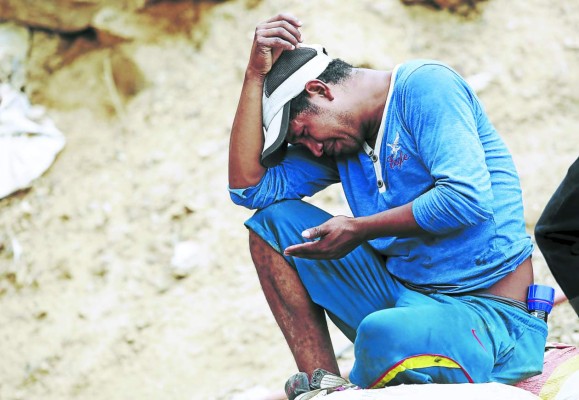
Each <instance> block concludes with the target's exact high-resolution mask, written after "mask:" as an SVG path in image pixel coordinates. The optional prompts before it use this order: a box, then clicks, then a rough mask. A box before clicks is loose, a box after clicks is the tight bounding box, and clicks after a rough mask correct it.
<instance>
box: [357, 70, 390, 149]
mask: <svg viewBox="0 0 579 400" xmlns="http://www.w3.org/2000/svg"><path fill="white" fill-rule="evenodd" d="M364 74H365V75H366V76H365V77H364V79H365V80H367V84H368V85H369V87H370V88H371V90H370V91H369V92H368V94H369V96H370V99H369V100H370V102H369V112H368V123H367V126H365V127H364V132H365V139H366V143H368V145H369V146H370V147H372V148H374V146H375V145H376V139H377V138H378V133H379V130H380V125H381V124H382V119H383V118H384V113H385V112H386V110H385V107H386V100H387V99H388V93H389V91H390V80H391V78H392V72H391V71H376V70H364Z"/></svg>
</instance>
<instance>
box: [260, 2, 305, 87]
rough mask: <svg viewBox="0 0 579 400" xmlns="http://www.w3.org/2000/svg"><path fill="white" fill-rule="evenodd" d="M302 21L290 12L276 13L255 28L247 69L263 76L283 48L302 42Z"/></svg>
mask: <svg viewBox="0 0 579 400" xmlns="http://www.w3.org/2000/svg"><path fill="white" fill-rule="evenodd" d="M301 26H302V23H301V22H300V20H299V19H298V18H296V17H295V16H293V15H291V14H283V13H282V14H278V15H276V16H275V17H272V18H269V19H268V20H267V21H265V22H262V23H260V24H259V25H257V27H256V28H255V35H254V38H253V46H252V48H251V56H250V59H249V66H248V71H253V72H254V73H255V74H257V75H259V76H262V77H263V76H265V75H266V74H267V73H268V72H269V70H270V69H271V67H272V65H273V63H274V62H275V61H276V60H277V59H278V57H279V56H280V54H281V53H282V52H283V51H284V50H293V49H295V48H296V46H297V45H298V44H299V43H301V42H302V35H301V33H300V31H299V28H300V27H301Z"/></svg>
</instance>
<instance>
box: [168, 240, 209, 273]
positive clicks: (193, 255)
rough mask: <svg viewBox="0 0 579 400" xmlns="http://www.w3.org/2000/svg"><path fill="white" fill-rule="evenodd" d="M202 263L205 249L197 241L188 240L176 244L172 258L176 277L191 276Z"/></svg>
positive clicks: (172, 266)
mask: <svg viewBox="0 0 579 400" xmlns="http://www.w3.org/2000/svg"><path fill="white" fill-rule="evenodd" d="M200 263H203V251H202V249H201V247H200V246H199V245H198V244H197V243H195V242H193V241H192V240H188V241H184V242H179V243H177V244H176V245H175V248H174V250H173V257H172V258H171V273H172V274H173V276H174V277H175V278H178V279H181V278H185V277H187V276H189V275H190V274H191V272H193V270H194V269H195V268H196V267H197V266H199V264H200Z"/></svg>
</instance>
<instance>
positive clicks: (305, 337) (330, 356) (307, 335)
mask: <svg viewBox="0 0 579 400" xmlns="http://www.w3.org/2000/svg"><path fill="white" fill-rule="evenodd" d="M249 248H250V251H251V257H252V259H253V263H254V264H255V268H256V270H257V275H258V277H259V281H260V283H261V287H262V289H263V293H264V294H265V297H266V299H267V302H268V304H269V307H270V309H271V311H272V313H273V315H274V317H275V319H276V321H277V323H278V325H279V327H280V329H281V331H282V332H283V335H284V337H285V339H286V341H287V344H288V345H289V348H290V350H291V352H292V354H293V356H294V360H295V362H296V364H297V367H298V369H299V370H300V371H303V372H306V373H308V375H310V376H311V374H312V372H313V371H314V369H316V368H323V369H325V370H327V371H329V372H332V373H335V374H338V375H339V374H340V371H339V368H338V363H337V361H336V357H335V355H334V350H333V347H332V341H331V338H330V334H329V331H328V325H327V322H326V316H325V313H324V310H323V309H322V308H321V307H320V306H318V305H317V304H315V303H314V302H312V300H311V298H310V296H309V294H308V292H307V291H306V289H305V288H304V286H303V284H302V282H301V280H300V278H299V276H298V273H297V271H296V270H295V269H294V268H293V267H292V266H291V265H289V264H288V263H287V261H286V260H285V259H284V258H283V257H282V256H281V255H280V254H279V253H278V252H276V251H275V250H274V249H273V248H272V247H271V246H270V245H269V244H267V243H266V242H265V241H264V240H263V239H262V238H261V237H259V236H258V235H257V234H256V233H255V232H253V231H251V230H250V231H249Z"/></svg>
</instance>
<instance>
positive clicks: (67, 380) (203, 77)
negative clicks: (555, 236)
mask: <svg viewBox="0 0 579 400" xmlns="http://www.w3.org/2000/svg"><path fill="white" fill-rule="evenodd" d="M478 7H479V8H478V12H476V13H471V14H470V15H467V16H461V15H456V14H452V13H450V12H448V11H436V10H433V9H429V8H425V7H423V6H413V7H409V6H404V5H403V4H402V3H401V2H400V1H398V0H380V1H376V0H359V1H350V2H338V1H332V0H322V1H316V2H306V1H289V0H282V1H265V0H263V1H259V0H246V1H244V0H234V1H228V2H225V3H222V4H216V5H212V6H211V7H206V8H204V9H203V12H202V13H197V12H196V10H194V9H192V5H191V4H190V3H176V2H172V3H167V4H164V5H158V6H156V7H153V8H152V10H150V11H149V12H150V13H151V14H150V16H152V17H153V18H148V19H145V21H148V22H147V24H146V25H143V26H140V29H141V30H140V31H139V32H140V33H139V34H137V35H135V38H134V40H132V41H127V42H121V43H109V45H108V46H103V45H100V44H98V43H97V42H96V41H95V40H94V38H93V39H91V38H80V39H78V38H77V39H73V38H66V39H63V38H61V37H58V36H56V35H53V34H50V33H48V32H36V33H35V35H34V40H33V47H32V51H31V60H30V65H29V76H28V84H27V87H26V91H27V93H28V94H29V97H30V98H31V100H32V102H33V103H35V104H41V105H44V106H46V107H47V112H48V114H49V115H50V117H51V118H52V119H53V120H54V121H55V123H56V124H57V126H58V127H59V128H60V129H61V130H62V131H63V132H64V133H65V135H66V137H67V141H68V142H67V146H66V147H65V149H64V151H63V152H62V153H61V154H60V156H59V157H58V159H57V160H56V162H55V163H54V165H53V166H52V168H51V169H50V170H49V171H48V172H47V173H46V174H45V175H44V176H43V177H41V178H40V179H38V180H37V181H36V182H35V184H34V185H33V187H32V188H31V189H30V190H29V191H25V192H22V193H19V194H16V195H14V196H11V197H10V198H7V199H3V200H1V201H0V226H1V231H0V310H1V312H0V338H1V340H0V354H2V357H0V399H7V400H16V399H26V400H29V399H43V400H51V399H59V400H60V399H85V400H96V399H107V400H115V399H141V400H145V399H155V400H156V399H230V398H236V399H238V400H239V399H249V398H265V397H264V396H266V395H267V394H268V393H271V392H277V391H279V390H280V389H281V387H282V385H283V382H284V381H285V379H286V377H287V376H288V375H290V374H292V373H293V372H294V368H295V366H294V364H293V361H292V358H291V355H290V353H289V351H288V349H287V347H286V345H285V342H284V341H283V338H282V336H281V334H280V333H279V332H278V330H277V326H276V324H275V321H274V320H273V318H272V317H271V315H270V312H269V309H268V306H267V304H266V302H265V299H264V297H263V295H262V294H261V292H260V287H259V282H258V281H257V277H256V275H255V272H254V270H253V266H252V263H251V259H250V256H249V253H248V249H247V247H248V246H247V232H246V231H245V228H243V226H242V222H243V221H244V220H245V219H246V218H248V217H249V216H250V215H251V212H250V211H248V210H245V209H242V208H239V207H236V206H234V205H233V204H232V203H231V202H230V200H229V197H228V193H227V176H226V175H227V171H226V170H227V168H226V167H227V148H228V135H229V128H230V126H231V122H232V120H233V115H234V112H235V107H236V104H237V98H238V95H239V92H240V88H241V82H242V78H243V73H244V69H245V65H246V62H247V57H248V53H249V48H250V44H251V40H252V36H253V30H254V27H255V25H256V23H258V22H259V21H261V20H264V19H265V18H267V17H269V16H271V15H273V14H275V13H277V12H279V11H290V12H293V13H294V14H296V15H297V16H299V17H300V18H301V19H302V20H303V21H304V22H305V25H304V28H303V32H304V35H305V39H306V41H309V42H312V43H314V42H317V43H323V44H324V45H325V46H326V48H327V50H328V51H329V53H330V54H331V55H332V56H335V57H340V58H343V59H346V60H348V61H350V62H352V63H354V64H358V65H365V66H370V67H374V68H381V69H389V68H392V67H393V66H394V65H395V64H396V63H399V62H402V61H404V60H407V59H411V58H435V59H440V60H443V61H445V62H447V63H449V64H450V65H452V66H453V67H455V68H456V69H457V70H458V71H460V72H461V73H462V74H463V75H464V76H466V77H468V78H469V79H470V81H471V82H472V84H473V85H474V86H475V87H476V88H477V89H478V91H479V95H480V97H481V98H482V101H483V103H484V104H485V106H486V108H487V110H488V112H489V114H490V116H491V118H492V120H493V121H494V123H495V125H496V127H497V128H498V130H499V131H500V132H501V134H502V135H503V137H504V139H505V140H506V142H507V144H508V146H509V148H510V149H511V151H512V153H513V155H514V158H515V162H516V164H517V167H518V169H519V172H520V176H521V181H522V186H523V194H524V202H525V210H526V211H525V213H526V214H525V217H526V221H527V227H528V230H529V233H532V231H533V228H534V225H535V223H536V221H537V218H538V217H539V215H540V213H541V211H542V209H543V207H544V205H545V204H546V202H547V200H548V199H549V197H550V195H551V193H552V192H553V191H554V190H555V188H556V186H557V185H558V183H559V182H560V180H561V178H562V177H563V176H564V174H565V172H566V169H567V168H568V166H569V165H570V164H571V162H572V161H573V160H575V158H576V157H577V156H578V155H579V134H578V133H577V132H578V129H579V113H578V112H577V110H578V107H579V94H578V93H577V87H579V33H578V32H579V29H578V27H579V1H577V0H572V1H565V2H560V1H556V0H548V1H545V0H509V1H501V0H489V1H486V2H482V3H479V6H478ZM175 10H177V12H176V11H175ZM197 11H199V10H197ZM151 21H153V23H152V22H151ZM155 21H157V22H158V24H157V23H154V22H155ZM143 32H144V33H143ZM138 71H140V73H139V72H138ZM139 74H140V75H139ZM113 78H114V79H113ZM111 79H112V80H111ZM115 79H116V84H112V85H111V82H115ZM312 201H314V202H317V203H319V204H321V205H324V206H325V207H326V208H328V209H330V210H331V211H335V212H340V211H341V210H343V204H342V203H341V200H340V196H339V188H338V187H334V188H331V189H330V190H329V191H328V192H327V193H325V194H321V195H319V196H317V197H316V198H314V199H313V200H312ZM17 249H21V252H18V251H16V250H17ZM182 249H185V256H184V257H181V256H182V253H180V250H182ZM176 250H179V252H178V254H177V256H179V257H181V258H180V260H181V262H179V259H178V257H176V256H175V252H176ZM16 255H18V256H17V257H16ZM534 267H535V272H536V276H537V282H539V283H546V284H554V280H553V278H552V276H551V274H550V273H549V272H548V270H547V268H546V265H545V262H544V260H543V258H542V256H541V254H540V252H539V251H538V250H536V251H535V254H534ZM550 327H551V330H550V337H549V339H550V340H551V341H563V342H571V343H574V344H579V321H578V319H577V317H576V316H575V315H574V313H573V312H572V310H571V309H570V307H569V306H568V305H567V304H562V305H560V306H557V307H556V309H555V311H554V312H553V314H552V316H551V319H550ZM333 335H334V338H335V347H336V349H337V351H339V352H342V353H343V357H342V358H341V363H342V364H343V366H344V367H345V368H346V367H347V366H349V365H350V364H351V362H352V359H351V354H349V351H350V350H349V348H348V346H347V342H346V340H345V339H344V338H343V337H342V336H341V335H340V334H339V333H338V332H337V331H335V330H333Z"/></svg>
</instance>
